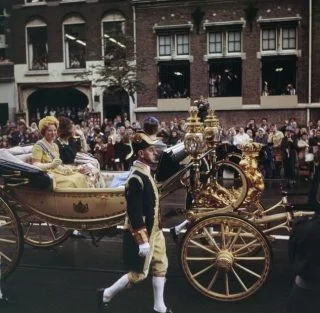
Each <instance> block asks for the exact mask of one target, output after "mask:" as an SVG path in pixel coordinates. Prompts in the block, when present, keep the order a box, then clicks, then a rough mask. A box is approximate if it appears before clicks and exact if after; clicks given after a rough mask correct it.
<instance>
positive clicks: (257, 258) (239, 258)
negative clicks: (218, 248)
mask: <svg viewBox="0 0 320 313" xmlns="http://www.w3.org/2000/svg"><path fill="white" fill-rule="evenodd" d="M234 259H235V260H236V261H265V259H266V258H265V257H264V256H235V257H234Z"/></svg>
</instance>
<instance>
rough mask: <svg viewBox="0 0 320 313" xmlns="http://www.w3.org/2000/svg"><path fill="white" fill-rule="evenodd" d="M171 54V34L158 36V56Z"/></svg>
mask: <svg viewBox="0 0 320 313" xmlns="http://www.w3.org/2000/svg"><path fill="white" fill-rule="evenodd" d="M170 55H171V36H159V56H170Z"/></svg>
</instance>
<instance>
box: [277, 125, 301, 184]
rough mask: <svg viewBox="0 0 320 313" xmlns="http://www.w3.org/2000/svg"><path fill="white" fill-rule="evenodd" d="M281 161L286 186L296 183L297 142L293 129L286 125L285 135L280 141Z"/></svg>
mask: <svg viewBox="0 0 320 313" xmlns="http://www.w3.org/2000/svg"><path fill="white" fill-rule="evenodd" d="M280 147H281V153H282V162H283V168H284V176H285V178H286V179H287V183H288V187H291V186H292V185H293V184H295V183H296V159H297V157H296V154H297V150H296V148H297V142H296V140H295V139H294V129H293V128H292V126H287V128H286V132H285V135H284V137H283V139H282V141H281V146H280Z"/></svg>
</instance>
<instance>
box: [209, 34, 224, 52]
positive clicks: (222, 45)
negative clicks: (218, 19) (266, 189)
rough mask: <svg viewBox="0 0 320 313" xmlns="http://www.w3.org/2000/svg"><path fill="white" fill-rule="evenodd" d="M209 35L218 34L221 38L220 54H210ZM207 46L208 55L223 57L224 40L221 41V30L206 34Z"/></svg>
mask: <svg viewBox="0 0 320 313" xmlns="http://www.w3.org/2000/svg"><path fill="white" fill-rule="evenodd" d="M211 34H220V36H221V52H211V51H210V35H211ZM207 45H208V54H210V55H221V56H222V55H223V50H224V48H223V47H224V40H223V31H221V30H219V31H218V30H216V31H208V33H207Z"/></svg>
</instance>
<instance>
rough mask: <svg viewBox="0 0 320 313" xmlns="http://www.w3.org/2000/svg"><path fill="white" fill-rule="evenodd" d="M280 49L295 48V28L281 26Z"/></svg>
mask: <svg viewBox="0 0 320 313" xmlns="http://www.w3.org/2000/svg"><path fill="white" fill-rule="evenodd" d="M282 49H283V50H288V49H296V29H295V28H282Z"/></svg>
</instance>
